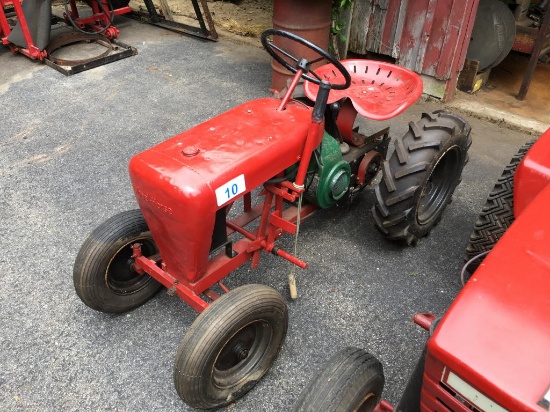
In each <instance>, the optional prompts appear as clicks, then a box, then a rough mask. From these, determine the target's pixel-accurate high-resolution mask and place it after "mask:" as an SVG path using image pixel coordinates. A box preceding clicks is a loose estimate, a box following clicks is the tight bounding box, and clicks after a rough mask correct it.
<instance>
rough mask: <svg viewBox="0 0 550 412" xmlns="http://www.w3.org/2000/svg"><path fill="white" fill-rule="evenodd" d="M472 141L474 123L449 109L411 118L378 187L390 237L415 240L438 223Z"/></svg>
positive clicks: (377, 216)
mask: <svg viewBox="0 0 550 412" xmlns="http://www.w3.org/2000/svg"><path fill="white" fill-rule="evenodd" d="M470 144H471V138H470V125H469V124H468V123H467V122H466V121H465V120H464V119H462V118H461V117H459V116H456V115H454V114H452V113H449V112H445V111H437V112H434V113H432V114H426V113H424V114H423V115H422V118H421V119H420V120H419V121H418V122H416V123H413V122H411V123H410V124H409V131H408V132H407V133H406V134H405V136H403V138H402V139H396V140H395V150H394V152H393V154H392V155H391V157H390V159H389V160H388V161H387V162H385V163H384V169H383V179H382V181H381V182H380V184H379V185H378V186H377V187H376V188H375V204H374V206H373V207H372V214H373V216H374V220H375V224H376V227H377V228H378V230H380V232H382V233H383V234H384V235H385V236H386V238H388V239H390V240H396V241H400V242H404V243H406V244H408V245H411V244H416V242H417V241H418V239H420V238H421V237H423V236H426V235H427V234H428V233H429V232H430V231H431V230H432V229H433V227H434V226H435V225H436V224H437V223H438V222H439V220H440V219H441V216H442V214H443V211H444V210H445V208H446V207H447V204H449V203H450V201H451V198H452V195H453V193H454V191H455V189H456V186H457V185H458V183H459V182H460V179H461V175H462V169H463V168H464V165H465V164H466V162H467V161H468V153H467V152H468V148H469V147H470Z"/></svg>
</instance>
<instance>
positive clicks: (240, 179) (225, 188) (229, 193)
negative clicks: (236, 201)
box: [216, 175, 246, 206]
mask: <svg viewBox="0 0 550 412" xmlns="http://www.w3.org/2000/svg"><path fill="white" fill-rule="evenodd" d="M245 190H246V184H245V182H244V175H240V176H237V177H236V178H235V179H232V180H230V181H229V182H227V183H226V184H224V185H222V186H220V187H218V188H217V189H216V200H217V201H218V206H221V205H223V204H224V203H226V202H227V201H228V200H231V199H233V198H234V197H235V196H237V195H240V194H241V193H243V192H244V191H245Z"/></svg>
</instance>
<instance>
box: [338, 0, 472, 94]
mask: <svg viewBox="0 0 550 412" xmlns="http://www.w3.org/2000/svg"><path fill="white" fill-rule="evenodd" d="M478 2H479V0H356V2H355V4H354V10H353V15H352V22H351V31H350V43H349V50H350V51H352V52H355V53H359V54H366V53H367V52H374V53H380V54H385V55H388V56H392V57H394V58H395V59H396V60H397V63H398V64H399V65H402V66H404V67H407V68H409V69H411V70H414V71H416V72H417V73H421V74H425V75H428V76H433V77H435V78H436V79H439V80H444V81H450V82H452V83H455V84H456V78H457V77H458V73H459V72H460V70H461V69H462V66H463V64H464V59H465V57H466V50H467V48H468V44H469V42H470V34H471V32H472V27H473V23H474V19H475V12H476V11H477V5H478Z"/></svg>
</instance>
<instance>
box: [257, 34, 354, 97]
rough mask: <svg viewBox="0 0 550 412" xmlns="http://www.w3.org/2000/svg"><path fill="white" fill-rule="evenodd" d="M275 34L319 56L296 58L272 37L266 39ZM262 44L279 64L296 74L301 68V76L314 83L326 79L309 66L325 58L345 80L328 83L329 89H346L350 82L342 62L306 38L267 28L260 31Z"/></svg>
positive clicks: (318, 83)
mask: <svg viewBox="0 0 550 412" xmlns="http://www.w3.org/2000/svg"><path fill="white" fill-rule="evenodd" d="M276 36H279V37H285V38H287V39H289V40H292V41H295V42H297V43H299V44H301V45H302V46H305V47H306V48H308V49H310V50H313V51H314V52H315V53H316V54H318V55H319V56H320V57H318V58H316V59H314V60H307V59H305V58H297V57H295V56H293V55H291V54H290V53H289V52H287V51H285V50H283V49H281V48H280V47H278V46H276V45H275V44H274V42H273V39H272V40H269V39H268V37H272V38H275V37H276ZM262 46H264V49H265V50H266V51H267V52H268V53H269V54H270V55H271V57H273V58H274V59H275V60H276V61H277V62H278V63H279V64H281V65H282V66H283V67H285V68H286V69H287V70H290V71H291V72H292V73H294V74H296V72H297V71H298V70H299V69H302V70H303V74H302V78H303V79H305V80H308V81H310V82H312V83H314V84H317V85H320V84H321V82H325V83H328V82H326V80H324V79H322V78H321V77H320V76H319V75H318V74H317V73H315V71H314V70H311V66H312V65H313V64H315V63H318V62H320V61H323V60H326V61H328V62H329V63H332V64H333V65H334V67H335V68H336V69H337V70H338V71H339V72H340V73H341V74H342V76H344V80H345V82H344V83H337V84H332V83H328V84H329V85H330V88H331V89H335V90H344V89H347V88H348V87H349V86H350V84H351V76H350V74H349V73H348V71H347V70H346V68H345V67H344V66H343V65H342V63H340V62H339V61H338V60H337V59H335V58H334V57H332V56H331V55H330V54H329V53H328V52H326V51H325V50H323V49H321V48H320V47H319V46H317V45H315V44H313V43H311V42H310V41H308V40H306V39H303V38H302V37H300V36H297V35H296V34H293V33H289V32H287V31H283V30H275V29H268V30H266V31H264V32H263V33H262ZM283 56H284V57H286V58H287V59H284V58H283ZM291 63H292V64H291ZM293 64H294V65H293Z"/></svg>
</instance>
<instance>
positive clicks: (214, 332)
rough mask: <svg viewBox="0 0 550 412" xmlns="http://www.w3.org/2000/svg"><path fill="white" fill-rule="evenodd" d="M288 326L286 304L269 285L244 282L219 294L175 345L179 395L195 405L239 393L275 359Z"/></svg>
mask: <svg viewBox="0 0 550 412" xmlns="http://www.w3.org/2000/svg"><path fill="white" fill-rule="evenodd" d="M287 327H288V311H287V306H286V303H285V301H284V299H283V297H282V296H281V295H280V294H279V293H278V292H277V291H276V290H274V289H273V288H270V287H268V286H264V285H245V286H241V287H239V288H236V289H234V290H232V291H230V292H228V293H226V294H225V295H223V296H221V297H220V298H218V299H217V300H215V301H214V302H213V303H212V304H211V305H210V306H209V307H208V308H206V309H205V310H204V312H202V313H201V314H200V315H199V316H198V317H197V319H196V320H195V322H193V324H192V325H191V327H190V328H189V330H188V331H187V332H186V334H185V336H184V337H183V339H182V341H181V343H180V345H179V347H178V351H177V354H176V361H175V366H174V384H175V387H176V391H177V392H178V395H179V396H180V397H181V398H182V399H183V400H184V401H185V402H186V403H187V404H189V405H190V406H192V407H194V408H199V409H210V408H215V407H219V406H223V405H226V404H228V403H231V402H233V401H235V400H236V399H238V398H240V397H241V396H243V395H244V394H245V393H247V392H248V391H249V390H250V389H252V387H253V386H254V385H255V384H256V383H257V382H258V381H259V380H260V378H261V377H262V376H263V375H264V374H265V373H266V372H267V371H268V370H269V368H270V367H271V365H272V363H273V362H274V361H275V358H276V357H277V354H278V353H279V350H280V348H281V346H282V344H283V341H284V339H285V337H286V331H287Z"/></svg>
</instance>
